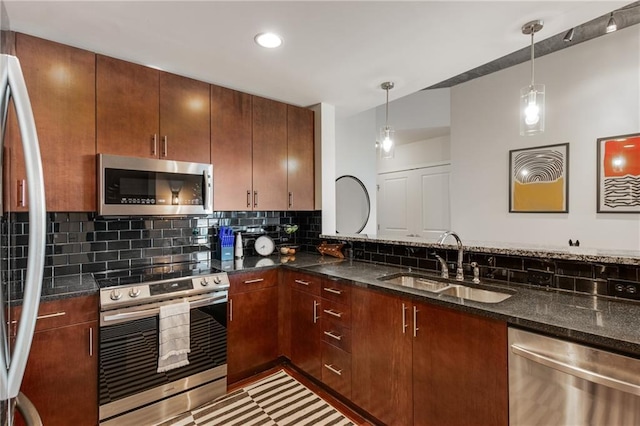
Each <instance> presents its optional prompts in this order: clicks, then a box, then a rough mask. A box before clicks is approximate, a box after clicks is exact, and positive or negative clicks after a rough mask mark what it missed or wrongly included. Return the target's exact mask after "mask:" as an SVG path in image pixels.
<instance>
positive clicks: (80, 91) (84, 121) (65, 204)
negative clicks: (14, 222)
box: [5, 33, 96, 211]
mask: <svg viewBox="0 0 640 426" xmlns="http://www.w3.org/2000/svg"><path fill="white" fill-rule="evenodd" d="M15 42H16V54H17V56H18V58H19V60H20V64H21V66H22V71H23V74H24V78H25V82H26V85H27V90H28V92H29V97H30V100H31V106H32V109H33V116H34V120H35V123H36V130H37V132H38V139H39V142H40V154H41V157H42V168H43V173H44V181H45V196H46V208H47V210H48V211H94V210H95V209H96V186H95V180H96V161H95V153H96V151H95V128H96V127H95V126H96V123H95V76H96V73H95V55H94V54H93V53H91V52H87V51H85V50H81V49H77V48H74V47H70V46H65V45H62V44H59V43H54V42H51V41H48V40H43V39H40V38H36V37H32V36H28V35H25V34H20V33H17V34H16V35H15ZM21 144H22V142H21V140H20V137H19V131H18V126H17V121H16V119H15V114H13V111H11V112H10V114H9V124H8V132H7V147H8V152H6V154H7V159H8V160H9V161H10V165H9V168H10V171H9V173H10V174H11V178H10V179H9V182H8V183H9V188H8V190H9V191H8V192H9V200H8V203H9V204H8V206H6V207H5V208H8V209H9V210H12V211H21V210H26V209H27V206H26V204H27V200H26V199H24V200H23V198H26V195H27V193H28V192H27V190H26V188H25V189H24V190H22V189H20V186H21V185H20V184H19V183H18V182H20V183H21V182H22V181H23V180H26V176H25V172H24V157H23V153H22V147H21ZM5 161H6V160H5ZM28 184H29V183H28V182H26V186H28ZM5 189H7V188H5Z"/></svg>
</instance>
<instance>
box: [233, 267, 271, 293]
mask: <svg viewBox="0 0 640 426" xmlns="http://www.w3.org/2000/svg"><path fill="white" fill-rule="evenodd" d="M229 282H230V284H231V287H230V288H229V295H230V296H231V295H234V294H238V293H246V292H247V291H254V290H261V289H263V288H268V287H273V286H275V285H277V284H278V270H277V269H270V270H268V271H259V272H244V273H241V274H232V275H229Z"/></svg>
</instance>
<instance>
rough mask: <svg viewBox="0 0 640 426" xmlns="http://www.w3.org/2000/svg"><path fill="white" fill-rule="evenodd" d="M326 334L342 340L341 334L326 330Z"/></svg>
mask: <svg viewBox="0 0 640 426" xmlns="http://www.w3.org/2000/svg"><path fill="white" fill-rule="evenodd" d="M324 334H326V335H327V336H329V337H331V338H332V339H336V340H342V336H341V335H339V334H334V333H333V332H332V331H325V332H324Z"/></svg>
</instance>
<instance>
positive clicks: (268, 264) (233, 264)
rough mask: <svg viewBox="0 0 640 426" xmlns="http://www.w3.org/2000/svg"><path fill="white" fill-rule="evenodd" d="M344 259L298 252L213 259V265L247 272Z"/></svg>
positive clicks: (323, 263) (320, 263)
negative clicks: (287, 254) (283, 254)
mask: <svg viewBox="0 0 640 426" xmlns="http://www.w3.org/2000/svg"><path fill="white" fill-rule="evenodd" d="M341 261H342V259H338V258H335V257H330V256H320V255H318V254H315V253H296V254H295V256H281V255H271V256H248V257H245V258H244V259H242V260H229V261H225V262H221V261H219V260H212V261H211V266H213V267H215V268H219V269H222V270H223V271H226V272H227V273H230V274H232V273H234V272H243V271H244V272H247V271H251V270H254V269H256V268H272V267H277V266H280V265H287V266H290V267H293V268H305V267H309V266H316V265H325V264H333V263H339V262H341Z"/></svg>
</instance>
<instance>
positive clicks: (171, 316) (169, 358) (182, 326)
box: [158, 302, 191, 373]
mask: <svg viewBox="0 0 640 426" xmlns="http://www.w3.org/2000/svg"><path fill="white" fill-rule="evenodd" d="M159 319H160V325H159V327H158V373H162V372H163V371H168V370H172V369H174V368H178V367H182V366H183V365H188V364H189V359H188V358H187V354H188V353H189V352H191V348H190V340H189V339H190V337H189V328H190V327H189V302H183V303H174V304H171V305H165V306H160V316H159Z"/></svg>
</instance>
